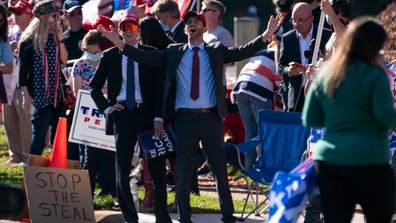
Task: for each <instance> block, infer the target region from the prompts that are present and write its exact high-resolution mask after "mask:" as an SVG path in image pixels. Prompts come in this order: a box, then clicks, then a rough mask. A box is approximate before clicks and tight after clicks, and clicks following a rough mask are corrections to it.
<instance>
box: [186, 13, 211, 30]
mask: <svg viewBox="0 0 396 223" xmlns="http://www.w3.org/2000/svg"><path fill="white" fill-rule="evenodd" d="M191 16H197V17H198V18H199V19H200V20H201V21H202V22H203V24H204V26H205V27H206V20H205V16H204V15H202V14H201V13H198V12H196V11H187V12H186V13H184V15H183V22H184V25H186V22H187V20H188V18H190V17H191Z"/></svg>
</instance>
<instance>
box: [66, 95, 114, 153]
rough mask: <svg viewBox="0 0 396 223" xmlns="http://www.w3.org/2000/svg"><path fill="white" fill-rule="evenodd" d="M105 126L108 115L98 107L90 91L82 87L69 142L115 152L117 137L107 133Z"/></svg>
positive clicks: (78, 96)
mask: <svg viewBox="0 0 396 223" xmlns="http://www.w3.org/2000/svg"><path fill="white" fill-rule="evenodd" d="M105 128H106V115H104V114H102V113H101V112H100V111H99V109H98V108H97V107H96V105H95V102H94V101H93V100H92V98H91V95H90V94H89V91H86V90H81V89H80V90H79V91H78V95H77V101H76V108H75V110H74V118H73V122H72V126H71V128H70V134H69V142H74V143H78V144H84V145H88V146H92V147H96V148H100V149H107V150H110V151H114V152H115V138H114V136H110V135H106V133H105Z"/></svg>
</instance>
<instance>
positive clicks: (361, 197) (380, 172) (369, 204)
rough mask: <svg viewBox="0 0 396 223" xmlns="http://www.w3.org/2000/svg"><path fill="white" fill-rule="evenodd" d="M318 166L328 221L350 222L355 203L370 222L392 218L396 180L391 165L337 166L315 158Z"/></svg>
mask: <svg viewBox="0 0 396 223" xmlns="http://www.w3.org/2000/svg"><path fill="white" fill-rule="evenodd" d="M315 170H316V172H317V178H316V179H317V182H318V186H319V191H320V197H321V204H322V208H323V214H324V217H325V221H326V223H344V222H345V223H346V222H348V223H349V222H351V220H352V217H353V213H354V211H355V204H356V203H359V204H360V205H361V207H362V208H363V212H364V214H365V215H366V219H367V222H368V223H374V222H375V223H382V222H383V223H389V222H390V221H391V219H392V215H393V209H394V205H395V204H394V197H395V181H394V176H393V172H392V170H391V167H390V165H388V164H380V165H367V166H336V165H329V164H326V163H324V162H321V161H316V162H315Z"/></svg>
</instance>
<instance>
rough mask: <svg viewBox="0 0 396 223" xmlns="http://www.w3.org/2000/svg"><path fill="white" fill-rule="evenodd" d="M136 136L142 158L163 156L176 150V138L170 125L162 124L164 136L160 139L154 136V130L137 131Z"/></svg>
mask: <svg viewBox="0 0 396 223" xmlns="http://www.w3.org/2000/svg"><path fill="white" fill-rule="evenodd" d="M137 137H138V140H139V143H140V147H141V150H142V151H141V157H142V158H143V159H150V158H154V157H157V156H163V155H165V154H167V153H169V152H173V151H176V139H175V134H174V133H173V130H172V127H171V125H166V126H164V138H163V139H162V140H160V139H157V138H156V137H154V130H150V131H147V132H142V133H139V134H138V135H137Z"/></svg>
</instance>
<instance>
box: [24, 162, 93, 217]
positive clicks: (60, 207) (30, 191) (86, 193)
mask: <svg viewBox="0 0 396 223" xmlns="http://www.w3.org/2000/svg"><path fill="white" fill-rule="evenodd" d="M23 174H24V178H25V181H26V190H27V196H28V201H29V209H30V218H31V221H32V222H33V223H35V222H40V223H41V222H57V223H67V222H84V223H87V222H96V221H95V214H94V209H93V203H92V195H91V187H90V183H89V177H88V171H83V170H69V169H59V168H48V167H30V166H24V167H23Z"/></svg>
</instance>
